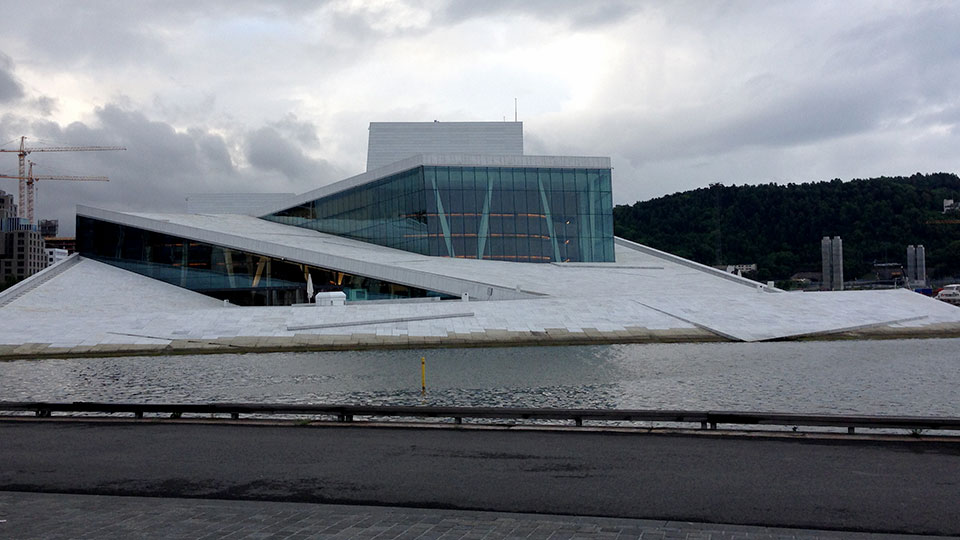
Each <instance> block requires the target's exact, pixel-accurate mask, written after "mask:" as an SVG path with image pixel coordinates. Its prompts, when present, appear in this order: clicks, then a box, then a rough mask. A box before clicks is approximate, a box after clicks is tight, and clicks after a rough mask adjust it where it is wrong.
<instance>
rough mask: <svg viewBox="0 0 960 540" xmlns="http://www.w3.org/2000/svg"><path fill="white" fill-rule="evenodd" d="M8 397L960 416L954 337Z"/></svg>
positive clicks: (127, 369)
mask: <svg viewBox="0 0 960 540" xmlns="http://www.w3.org/2000/svg"><path fill="white" fill-rule="evenodd" d="M421 356H425V357H426V359H427V386H428V392H427V394H426V396H421V395H420V357H421ZM0 400H3V401H113V402H190V403H202V402H218V401H219V402H277V403H279V402H283V403H344V404H405V405H419V404H424V405H476V406H518V407H583V408H631V409H648V408H650V409H726V410H753V411H783V412H805V413H817V412H821V413H861V414H898V415H937V416H942V415H949V416H960V339H927V340H895V341H842V342H806V343H710V344H656V345H604V346H584V347H519V348H492V349H432V350H423V351H415V350H414V351H409V350H408V351H350V352H312V353H275V354H242V355H204V356H165V357H158V356H150V357H130V358H83V359H70V360H19V361H9V362H0Z"/></svg>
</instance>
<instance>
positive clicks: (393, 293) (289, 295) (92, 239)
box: [77, 216, 453, 306]
mask: <svg viewBox="0 0 960 540" xmlns="http://www.w3.org/2000/svg"><path fill="white" fill-rule="evenodd" d="M77 250H78V251H79V252H80V254H81V255H83V256H84V257H89V258H91V259H96V260H98V261H101V262H104V263H107V264H110V265H113V266H117V267H120V268H123V269H125V270H129V271H131V272H136V273H138V274H141V275H144V276H147V277H151V278H154V279H158V280H160V281H165V282H167V283H171V284H173V285H177V286H179V287H184V288H186V289H190V290H192V291H196V292H199V293H203V294H206V295H208V296H212V297H214V298H219V299H221V300H229V301H230V302H231V303H234V304H237V305H242V306H261V305H266V306H270V305H290V304H296V303H304V302H306V301H307V278H308V276H309V278H310V280H311V281H312V283H313V287H314V291H316V292H321V291H343V292H344V293H345V294H346V295H347V300H348V301H354V300H381V299H396V298H423V297H434V296H436V297H441V298H453V297H452V296H450V295H446V294H442V293H438V292H433V291H427V290H424V289H420V288H417V287H410V286H407V285H401V284H397V283H388V282H385V281H381V280H379V279H375V278H370V277H365V276H359V275H354V274H348V273H345V272H338V271H336V270H329V269H325V268H320V267H316V266H310V265H306V264H299V263H295V262H291V261H288V260H282V259H275V258H272V257H267V256H264V255H259V254H255V253H248V252H244V251H238V250H234V249H230V248H226V247H222V246H215V245H212V244H207V243H204V242H198V241H195V240H189V239H186V238H180V237H177V236H171V235H168V234H162V233H157V232H152V231H147V230H143V229H138V228H136V227H130V226H127V225H119V224H115V223H109V222H106V221H101V220H97V219H92V218H88V217H83V216H77Z"/></svg>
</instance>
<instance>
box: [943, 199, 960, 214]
mask: <svg viewBox="0 0 960 540" xmlns="http://www.w3.org/2000/svg"><path fill="white" fill-rule="evenodd" d="M951 212H960V202H954V200H953V199H944V200H943V213H944V214H949V213H951Z"/></svg>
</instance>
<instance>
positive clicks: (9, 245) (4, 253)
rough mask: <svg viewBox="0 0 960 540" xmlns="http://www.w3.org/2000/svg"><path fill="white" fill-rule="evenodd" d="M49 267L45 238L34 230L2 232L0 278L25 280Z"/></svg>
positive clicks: (0, 238)
mask: <svg viewBox="0 0 960 540" xmlns="http://www.w3.org/2000/svg"><path fill="white" fill-rule="evenodd" d="M46 266H47V254H46V252H45V251H44V246H43V237H41V236H40V233H39V232H37V231H35V230H32V229H23V230H15V231H0V278H2V279H4V280H7V279H9V278H14V279H18V280H19V279H23V278H25V277H29V276H32V275H33V274H36V273H37V272H39V271H40V270H43V269H44V268H46Z"/></svg>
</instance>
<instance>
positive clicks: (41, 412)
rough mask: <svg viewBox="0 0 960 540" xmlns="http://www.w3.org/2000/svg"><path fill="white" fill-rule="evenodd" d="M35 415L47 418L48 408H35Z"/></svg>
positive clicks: (48, 414)
mask: <svg viewBox="0 0 960 540" xmlns="http://www.w3.org/2000/svg"><path fill="white" fill-rule="evenodd" d="M37 416H38V417H40V418H48V417H49V416H50V409H37Z"/></svg>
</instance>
